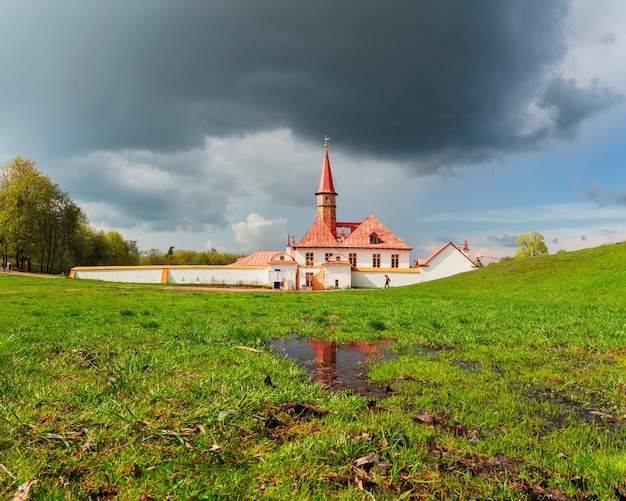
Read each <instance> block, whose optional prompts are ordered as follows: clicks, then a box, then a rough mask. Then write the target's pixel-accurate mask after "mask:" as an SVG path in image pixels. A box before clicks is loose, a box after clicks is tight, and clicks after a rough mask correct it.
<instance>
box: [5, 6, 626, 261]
mask: <svg viewBox="0 0 626 501" xmlns="http://www.w3.org/2000/svg"><path fill="white" fill-rule="evenodd" d="M0 11H1V12H2V17H1V18H2V26H1V28H0V68H1V75H2V78H0V112H1V119H0V163H2V164H5V163H7V162H9V161H10V160H11V159H12V158H14V157H15V156H17V155H21V156H23V157H28V158H31V159H33V160H35V161H36V162H37V167H38V168H39V169H40V170H41V171H43V172H45V173H46V174H47V175H48V176H50V178H51V179H52V181H53V182H55V183H57V184H58V185H59V186H60V187H61V188H62V189H63V190H65V191H68V192H69V194H70V196H71V197H72V199H73V200H74V201H76V202H77V203H78V204H79V205H80V206H81V207H82V208H83V209H84V210H85V212H86V214H87V216H88V218H89V221H90V223H91V225H92V226H94V227H95V228H99V229H104V230H116V231H119V232H120V233H121V234H122V235H123V236H124V238H126V239H130V240H137V241H138V245H139V247H140V249H141V250H148V249H150V248H157V249H160V250H163V251H165V250H167V249H168V248H169V247H170V246H174V247H175V248H176V249H195V250H203V249H205V248H210V247H215V248H217V249H218V250H220V251H227V252H238V253H246V252H249V251H252V250H254V249H255V248H261V249H267V250H273V249H276V250H279V249H282V248H283V247H284V245H285V242H286V239H287V233H288V232H289V233H291V234H292V235H294V236H295V237H296V238H297V239H299V238H301V237H302V236H303V234H304V233H305V231H306V230H307V228H308V226H309V225H310V224H311V223H312V221H313V220H314V218H315V215H316V210H315V196H314V192H315V190H316V189H317V185H318V181H319V176H320V173H321V166H322V159H323V151H324V147H323V138H324V135H325V134H328V135H329V136H330V137H331V141H330V146H329V152H330V161H331V166H332V170H333V176H334V181H335V188H336V190H337V191H338V193H339V197H338V198H337V205H338V207H337V214H338V219H339V220H341V221H361V220H363V219H365V218H366V217H367V215H368V213H369V211H370V210H371V211H373V213H374V215H375V216H376V217H377V218H378V219H380V220H381V222H382V223H383V224H385V225H386V226H387V227H388V228H389V229H390V230H391V231H392V232H393V233H395V234H396V235H397V236H400V237H403V238H404V240H405V241H406V242H407V243H408V244H409V245H411V246H412V247H413V248H414V250H413V252H412V255H413V257H414V258H416V257H426V256H427V255H428V254H429V253H430V252H431V251H432V250H433V249H435V248H437V247H439V246H440V245H441V244H444V243H446V242H450V241H451V242H454V243H457V244H461V243H462V242H463V240H468V241H469V245H470V247H471V248H472V251H473V252H474V253H475V252H480V253H481V254H482V255H483V256H491V257H501V256H510V255H514V253H515V239H516V237H517V236H519V234H521V233H529V232H532V231H539V232H541V233H542V234H543V235H544V237H545V240H546V244H547V245H548V249H549V250H550V252H556V251H558V250H560V249H566V250H574V249H580V248H584V247H594V246H597V245H602V244H604V243H610V242H618V241H622V240H626V165H624V164H625V159H626V140H625V136H624V132H623V131H624V130H626V100H625V99H624V96H626V63H625V59H624V54H626V2H624V1H623V0H594V1H593V2H591V1H588V0H571V1H569V0H550V1H546V0H525V1H520V0H472V1H467V0H437V1H436V2H433V1H428V0H392V1H390V2H384V3H381V2H380V1H374V0H342V1H340V2H338V1H336V0H333V1H331V0H317V1H315V2H299V1H294V0H264V1H250V0H207V1H197V0H177V1H176V2H172V1H169V0H133V1H132V2H130V1H127V0H123V1H122V0H106V1H105V0H93V1H77V0H57V1H55V2H50V1H49V0H20V1H19V2H16V1H13V0H0Z"/></svg>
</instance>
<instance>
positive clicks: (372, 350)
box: [350, 339, 391, 358]
mask: <svg viewBox="0 0 626 501" xmlns="http://www.w3.org/2000/svg"><path fill="white" fill-rule="evenodd" d="M389 343H391V339H383V340H382V341H380V342H378V343H370V342H369V341H353V342H351V343H350V348H355V349H357V350H359V351H362V352H363V353H365V354H366V355H367V358H370V357H371V356H373V355H376V354H377V353H378V352H379V351H380V350H382V349H383V348H384V347H385V346H387V345H388V344H389Z"/></svg>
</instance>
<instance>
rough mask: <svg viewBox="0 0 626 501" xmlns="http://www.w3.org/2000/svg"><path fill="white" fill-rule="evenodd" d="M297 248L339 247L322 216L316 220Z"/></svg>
mask: <svg viewBox="0 0 626 501" xmlns="http://www.w3.org/2000/svg"><path fill="white" fill-rule="evenodd" d="M295 246H296V247H338V244H337V239H336V238H335V237H334V236H333V234H332V233H331V231H330V228H328V225H327V224H326V223H325V222H324V221H323V220H322V218H321V217H320V216H317V217H316V218H315V221H313V224H312V225H311V227H310V228H309V229H308V230H307V232H306V233H305V234H304V236H303V237H302V240H300V241H299V242H298V243H297V244H296V245H295Z"/></svg>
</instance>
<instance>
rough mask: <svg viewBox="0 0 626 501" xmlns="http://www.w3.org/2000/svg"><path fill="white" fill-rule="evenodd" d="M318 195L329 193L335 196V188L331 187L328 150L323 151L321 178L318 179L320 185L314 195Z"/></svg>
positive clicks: (331, 178)
mask: <svg viewBox="0 0 626 501" xmlns="http://www.w3.org/2000/svg"><path fill="white" fill-rule="evenodd" d="M320 193H331V194H333V195H337V192H335V186H334V185H333V175H332V173H331V172H330V160H329V159H328V148H326V149H325V150H324V163H323V164H322V177H321V178H320V185H319V188H318V189H317V192H316V193H315V194H316V195H319V194H320Z"/></svg>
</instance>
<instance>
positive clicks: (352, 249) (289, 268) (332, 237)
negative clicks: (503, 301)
mask: <svg viewBox="0 0 626 501" xmlns="http://www.w3.org/2000/svg"><path fill="white" fill-rule="evenodd" d="M337 195H338V194H337V192H336V191H335V187H334V184H333V176H332V172H331V168H330V160H329V158H328V142H327V141H326V142H325V145H324V161H323V164H322V174H321V177H320V183H319V187H318V189H317V191H316V192H315V196H316V197H317V217H316V218H315V220H314V221H313V224H311V226H310V227H309V229H308V230H307V231H306V233H305V234H304V236H303V237H302V238H301V239H300V240H299V241H296V239H295V237H293V236H291V235H288V236H287V245H286V248H285V250H284V251H260V250H258V251H256V252H254V253H253V254H250V255H249V256H246V257H244V258H241V259H239V260H237V261H236V262H235V263H233V264H230V265H227V266H208V265H203V266H200V265H197V266H188V265H158V266H77V267H75V268H72V270H71V272H70V276H71V277H74V278H89V279H99V280H106V281H114V282H127V283H128V282H131V283H133V282H134V283H163V284H181V285H182V284H190V285H191V284H196V285H203V284H204V285H235V286H236V285H240V286H269V287H271V288H273V289H281V290H325V289H348V288H377V287H383V286H384V284H385V280H386V278H387V276H388V277H389V278H390V281H391V285H392V286H394V287H397V286H402V285H411V284H416V283H420V282H425V281H428V280H434V279H438V278H443V277H447V276H450V275H455V274H457V273H462V272H465V271H470V270H473V269H475V268H476V267H477V266H476V264H475V263H474V262H472V260H471V259H470V258H469V248H468V247H467V242H465V243H464V245H463V247H462V248H459V247H457V246H456V245H454V244H453V243H447V244H445V245H442V246H441V247H440V248H439V249H437V250H436V251H435V252H433V253H432V254H431V255H430V256H429V257H428V258H426V259H417V260H415V262H414V263H413V266H411V259H410V251H411V247H409V246H408V245H407V244H406V243H404V241H403V240H402V238H399V237H397V236H395V235H394V234H393V233H392V232H391V231H389V230H388V229H387V228H386V227H385V226H384V225H383V224H382V223H381V222H380V221H379V220H378V219H376V217H375V216H374V215H373V214H372V213H371V212H370V214H369V215H368V216H367V217H366V218H365V219H364V220H363V221H361V222H345V221H337V204H336V199H337Z"/></svg>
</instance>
